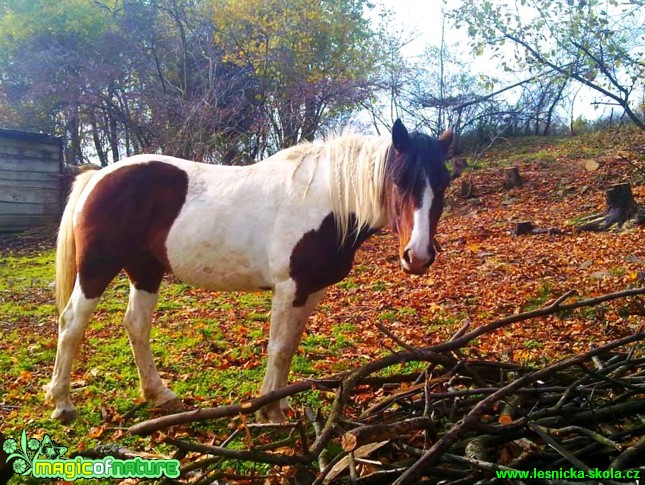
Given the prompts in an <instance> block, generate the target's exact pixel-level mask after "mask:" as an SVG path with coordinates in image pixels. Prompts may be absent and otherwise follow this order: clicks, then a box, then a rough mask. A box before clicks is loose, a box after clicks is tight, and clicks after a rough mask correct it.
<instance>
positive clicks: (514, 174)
mask: <svg viewBox="0 0 645 485" xmlns="http://www.w3.org/2000/svg"><path fill="white" fill-rule="evenodd" d="M521 186H522V177H521V176H520V169H519V168H518V167H508V168H505V169H504V187H506V188H507V189H512V188H513V187H521Z"/></svg>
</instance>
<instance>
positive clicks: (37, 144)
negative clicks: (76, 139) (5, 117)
mask: <svg viewBox="0 0 645 485" xmlns="http://www.w3.org/2000/svg"><path fill="white" fill-rule="evenodd" d="M62 164H63V161H62V140H61V139H60V138H56V137H53V136H49V135H43V134H40V133H27V132H22V131H12V130H3V129H0V232H12V231H22V230H26V229H31V228H33V227H38V226H43V225H46V224H49V223H55V222H57V221H58V220H59V218H60V215H61V212H62V196H61V173H62V168H63V165H62Z"/></svg>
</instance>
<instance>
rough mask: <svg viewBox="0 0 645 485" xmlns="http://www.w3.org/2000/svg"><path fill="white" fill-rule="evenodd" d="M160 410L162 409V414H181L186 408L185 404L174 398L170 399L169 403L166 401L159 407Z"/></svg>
mask: <svg viewBox="0 0 645 485" xmlns="http://www.w3.org/2000/svg"><path fill="white" fill-rule="evenodd" d="M159 409H161V412H163V413H164V414H174V413H180V412H182V411H184V410H185V409H186V408H185V407H184V403H182V402H181V401H180V400H179V398H176V397H175V398H173V399H170V400H169V401H166V402H164V403H162V404H160V405H159Z"/></svg>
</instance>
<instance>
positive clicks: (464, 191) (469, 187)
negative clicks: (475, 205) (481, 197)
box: [459, 177, 475, 199]
mask: <svg viewBox="0 0 645 485" xmlns="http://www.w3.org/2000/svg"><path fill="white" fill-rule="evenodd" d="M474 188H475V187H474V185H473V181H472V180H471V179H470V177H468V178H463V179H461V185H460V188H459V195H460V196H461V197H463V198H464V199H468V198H470V197H473V191H474Z"/></svg>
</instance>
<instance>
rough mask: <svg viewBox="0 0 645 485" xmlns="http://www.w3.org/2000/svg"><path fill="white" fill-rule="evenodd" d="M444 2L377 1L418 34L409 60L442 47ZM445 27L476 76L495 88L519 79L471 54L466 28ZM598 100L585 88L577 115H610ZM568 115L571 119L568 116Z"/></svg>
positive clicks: (448, 24) (487, 57)
mask: <svg viewBox="0 0 645 485" xmlns="http://www.w3.org/2000/svg"><path fill="white" fill-rule="evenodd" d="M476 1H477V0H476ZM442 3H443V1H442V0H405V1H400V0H377V2H376V4H377V5H383V6H384V7H385V8H388V9H390V10H392V11H393V12H395V14H396V19H397V26H396V27H405V28H406V30H407V29H409V31H410V32H411V33H412V32H415V33H416V37H415V38H414V40H413V41H412V42H411V43H410V44H408V45H407V46H406V47H405V49H404V54H405V55H406V56H407V57H410V58H413V57H415V56H417V55H420V54H421V53H422V52H423V50H424V48H425V47H426V46H428V45H433V46H436V47H439V46H440V43H441V19H442V15H441V6H442ZM455 3H457V2H447V6H446V9H450V8H452V7H454V6H455ZM377 9H378V7H377ZM444 28H445V39H446V43H447V44H448V46H450V47H452V48H453V49H459V50H460V51H461V52H460V53H459V57H460V58H461V59H464V60H465V61H467V62H468V63H470V67H471V71H472V72H473V73H485V74H487V75H490V76H494V77H499V78H500V79H501V80H503V81H500V82H499V84H497V85H496V89H498V88H502V87H504V85H507V84H508V85H510V84H513V83H514V82H517V81H519V80H520V78H519V77H517V76H515V75H510V76H509V75H508V74H507V73H504V72H502V71H501V69H497V60H496V59H493V58H491V56H490V55H487V54H486V53H484V55H482V56H476V55H475V54H474V53H471V52H470V50H469V47H468V45H469V38H468V35H467V33H466V29H465V28H462V29H460V30H458V29H456V28H454V27H453V25H452V23H451V22H450V21H449V20H448V21H446V22H445V26H444ZM507 48H509V49H511V46H510V44H508V45H507ZM576 89H577V88H576ZM519 92H520V91H519V89H518V90H516V91H515V93H516V94H515V95H516V96H517V95H518V94H519ZM508 95H510V96H513V92H509V93H508ZM597 99H598V95H597V94H596V93H595V92H593V91H592V90H591V89H589V88H586V87H583V88H582V89H581V90H580V92H579V93H578V95H577V96H576V102H575V106H574V116H578V115H581V116H583V117H585V118H587V119H595V118H597V117H600V116H604V115H608V114H609V110H610V108H606V109H602V108H600V109H598V108H597V107H596V108H594V107H593V106H592V104H591V103H592V102H593V101H594V100H597ZM565 116H567V117H568V116H569V114H568V113H566V114H565Z"/></svg>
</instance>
